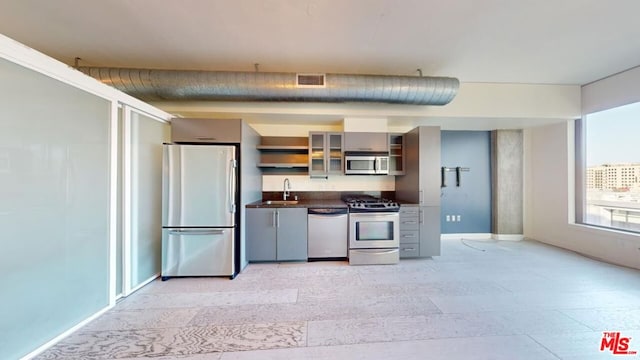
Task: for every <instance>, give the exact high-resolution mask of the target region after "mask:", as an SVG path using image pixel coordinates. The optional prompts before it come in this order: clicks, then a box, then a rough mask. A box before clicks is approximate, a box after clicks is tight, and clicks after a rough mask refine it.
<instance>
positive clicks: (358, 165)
mask: <svg viewBox="0 0 640 360" xmlns="http://www.w3.org/2000/svg"><path fill="white" fill-rule="evenodd" d="M344 173H345V174H346V175H387V174H389V155H388V154H384V155H376V154H371V153H368V154H345V157H344Z"/></svg>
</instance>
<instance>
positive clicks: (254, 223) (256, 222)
mask: <svg viewBox="0 0 640 360" xmlns="http://www.w3.org/2000/svg"><path fill="white" fill-rule="evenodd" d="M276 210H277V209H275V208H262V209H247V216H246V224H245V229H246V242H247V260H248V261H276V220H277V218H276V215H277V213H276Z"/></svg>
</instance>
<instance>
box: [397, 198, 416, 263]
mask: <svg viewBox="0 0 640 360" xmlns="http://www.w3.org/2000/svg"><path fill="white" fill-rule="evenodd" d="M419 256H420V207H419V206H418V205H417V204H402V205H401V206H400V258H411V257H419Z"/></svg>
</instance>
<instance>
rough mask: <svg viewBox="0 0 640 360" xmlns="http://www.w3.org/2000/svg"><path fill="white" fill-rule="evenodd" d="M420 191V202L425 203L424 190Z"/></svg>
mask: <svg viewBox="0 0 640 360" xmlns="http://www.w3.org/2000/svg"><path fill="white" fill-rule="evenodd" d="M419 193H420V194H419V196H420V204H423V203H424V191H423V190H420V192H419Z"/></svg>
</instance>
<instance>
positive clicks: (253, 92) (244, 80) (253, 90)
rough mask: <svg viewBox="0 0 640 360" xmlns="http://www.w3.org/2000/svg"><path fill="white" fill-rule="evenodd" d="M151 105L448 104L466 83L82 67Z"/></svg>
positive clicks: (433, 79) (438, 79) (441, 79)
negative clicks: (163, 102)
mask: <svg viewBox="0 0 640 360" xmlns="http://www.w3.org/2000/svg"><path fill="white" fill-rule="evenodd" d="M78 70H80V71H82V72H84V73H85V74H87V75H89V76H91V77H94V78H96V79H98V80H100V81H102V82H103V83H105V84H109V85H111V86H113V87H115V88H117V89H118V90H121V91H123V92H125V93H127V94H129V95H131V96H134V97H137V98H139V99H141V100H146V101H158V100H217V101H309V102H380V103H393V104H412V105H445V104H447V103H449V102H450V101H451V100H453V98H454V97H455V95H456V93H457V91H458V87H459V86H460V82H459V81H458V79H456V78H450V77H428V76H424V77H423V76H387V75H347V74H319V75H318V74H303V75H301V74H295V73H263V72H226V71H191V70H152V69H126V68H104V67H79V68H78Z"/></svg>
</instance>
